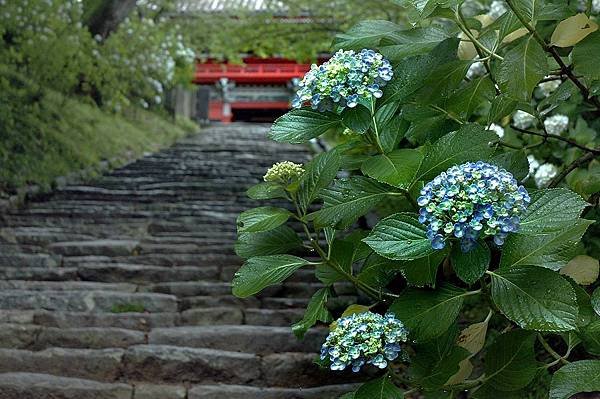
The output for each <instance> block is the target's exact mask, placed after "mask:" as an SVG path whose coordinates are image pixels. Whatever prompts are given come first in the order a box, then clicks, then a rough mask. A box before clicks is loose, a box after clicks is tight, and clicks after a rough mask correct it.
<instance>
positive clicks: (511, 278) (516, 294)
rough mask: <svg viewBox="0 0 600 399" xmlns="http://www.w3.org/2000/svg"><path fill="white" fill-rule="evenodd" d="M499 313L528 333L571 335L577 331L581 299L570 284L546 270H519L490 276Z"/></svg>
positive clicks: (495, 273)
mask: <svg viewBox="0 0 600 399" xmlns="http://www.w3.org/2000/svg"><path fill="white" fill-rule="evenodd" d="M490 274H491V276H492V289H491V292H492V299H493V300H494V303H495V304H496V305H497V306H498V309H500V311H501V312H502V313H503V314H504V315H505V316H506V317H508V318H509V319H510V320H512V321H514V322H515V323H517V324H518V325H519V326H521V327H522V328H524V329H527V330H536V331H570V330H573V329H575V328H576V327H577V325H576V321H577V315H578V307H577V298H576V296H575V292H574V291H573V288H572V287H571V285H570V284H569V282H568V281H567V280H565V279H564V278H562V277H561V276H560V275H559V274H558V273H556V272H553V271H551V270H548V269H545V268H542V267H533V266H515V267H513V268H510V269H504V270H502V269H500V270H497V271H495V272H491V273H490Z"/></svg>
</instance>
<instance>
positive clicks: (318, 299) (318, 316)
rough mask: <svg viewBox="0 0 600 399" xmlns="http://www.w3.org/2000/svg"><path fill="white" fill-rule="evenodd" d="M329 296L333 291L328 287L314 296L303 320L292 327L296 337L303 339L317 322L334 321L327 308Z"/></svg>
mask: <svg viewBox="0 0 600 399" xmlns="http://www.w3.org/2000/svg"><path fill="white" fill-rule="evenodd" d="M329 295H331V289H330V288H328V287H326V288H321V289H319V290H318V291H317V292H315V293H314V294H313V296H312V297H311V298H310V301H309V302H308V306H307V308H306V312H304V317H303V318H302V320H300V321H298V322H297V323H294V324H293V325H292V331H293V332H294V335H296V337H298V338H299V339H302V338H303V337H304V334H306V332H307V331H308V329H309V328H311V327H312V326H314V325H315V324H316V323H317V321H321V322H323V323H329V322H330V321H331V320H332V317H331V313H329V310H327V307H326V306H325V305H326V304H327V299H329Z"/></svg>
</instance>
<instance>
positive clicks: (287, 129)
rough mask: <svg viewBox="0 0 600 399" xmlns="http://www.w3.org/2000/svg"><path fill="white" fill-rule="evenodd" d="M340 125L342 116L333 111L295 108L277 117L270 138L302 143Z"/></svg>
mask: <svg viewBox="0 0 600 399" xmlns="http://www.w3.org/2000/svg"><path fill="white" fill-rule="evenodd" d="M340 126H341V120H340V117H339V116H338V115H336V114H333V113H331V112H317V111H313V110H312V109H310V108H301V109H294V110H291V111H290V112H288V113H287V114H285V115H283V116H281V117H279V118H277V120H276V121H275V123H274V124H273V126H272V127H271V131H270V132H269V138H271V139H273V140H275V141H284V142H288V143H292V144H302V143H306V142H307V141H309V140H310V139H313V138H315V137H319V136H320V135H322V134H323V133H325V132H326V131H328V130H330V129H333V128H336V127H340Z"/></svg>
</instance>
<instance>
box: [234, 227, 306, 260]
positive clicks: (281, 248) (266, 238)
mask: <svg viewBox="0 0 600 399" xmlns="http://www.w3.org/2000/svg"><path fill="white" fill-rule="evenodd" d="M300 247H302V240H301V239H300V237H298V234H296V232H295V231H294V230H292V229H290V228H289V227H287V226H279V227H277V228H275V229H273V230H269V231H263V232H260V233H241V234H240V235H239V236H238V239H237V241H236V243H235V253H236V254H238V255H239V256H240V257H242V258H244V259H248V258H251V257H253V256H260V255H275V254H282V253H286V252H290V251H293V250H296V249H298V248H300Z"/></svg>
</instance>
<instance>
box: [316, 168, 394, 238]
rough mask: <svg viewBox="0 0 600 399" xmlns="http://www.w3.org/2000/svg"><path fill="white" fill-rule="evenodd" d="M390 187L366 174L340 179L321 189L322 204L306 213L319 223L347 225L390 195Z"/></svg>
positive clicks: (318, 224)
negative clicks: (314, 210) (320, 206)
mask: <svg viewBox="0 0 600 399" xmlns="http://www.w3.org/2000/svg"><path fill="white" fill-rule="evenodd" d="M390 189H391V187H389V186H387V185H384V184H381V183H378V182H376V181H375V180H372V179H370V178H368V177H364V176H351V177H350V178H347V179H338V180H336V181H335V183H334V184H333V186H332V187H330V188H327V189H325V190H323V191H322V192H321V198H323V207H322V208H321V209H320V210H318V211H316V212H313V213H311V214H309V215H308V216H307V219H308V220H314V223H315V225H316V226H317V227H325V226H333V227H335V228H338V229H344V228H346V227H348V226H350V225H351V224H352V223H354V222H355V221H356V219H358V218H359V217H361V216H363V215H365V214H366V213H367V212H369V211H370V210H371V209H373V208H374V207H375V206H376V205H377V204H378V203H379V202H381V201H382V200H383V199H385V198H386V196H389V195H398V194H399V193H395V192H392V191H390Z"/></svg>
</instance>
